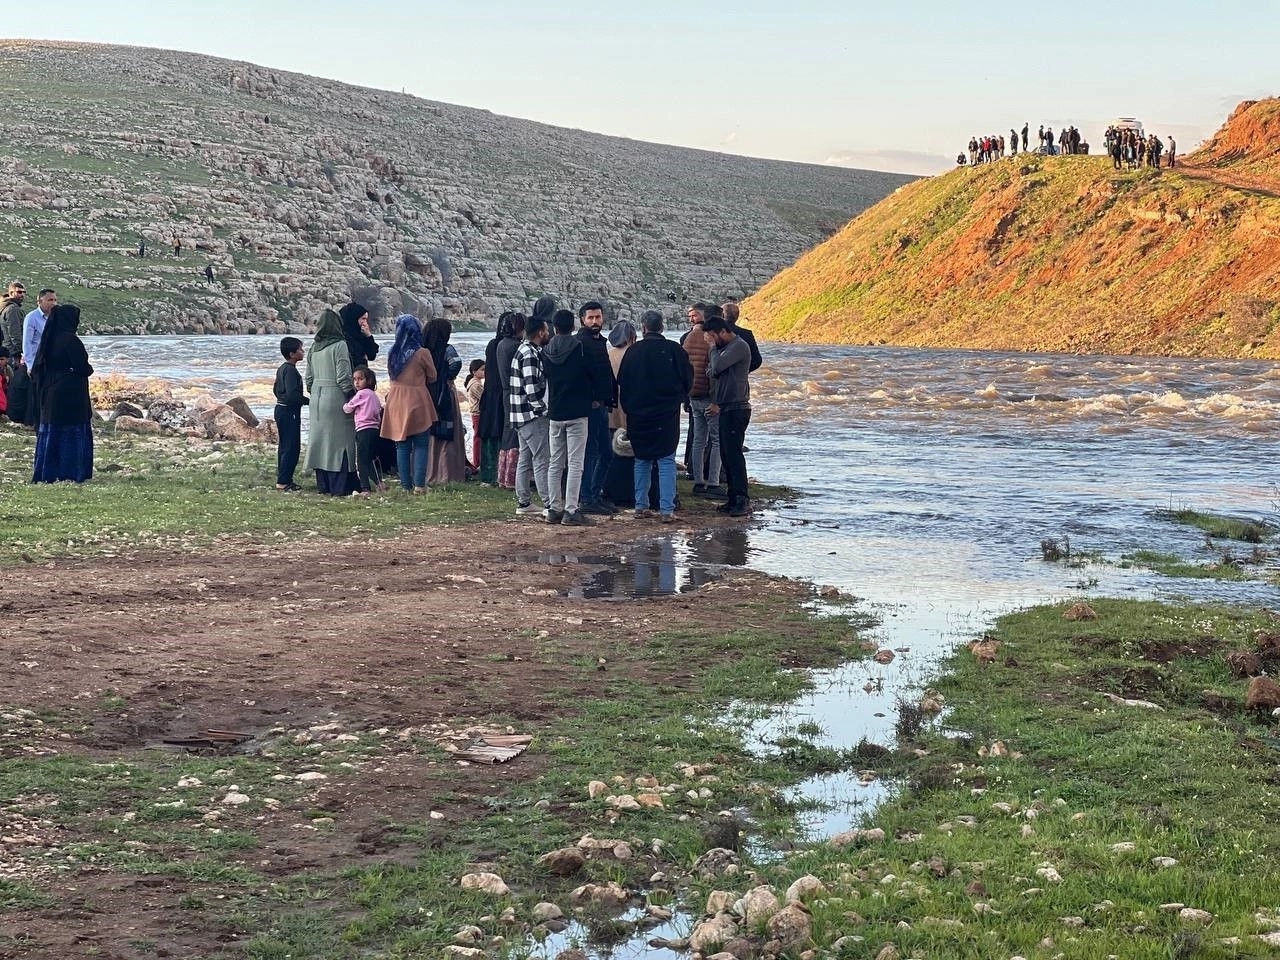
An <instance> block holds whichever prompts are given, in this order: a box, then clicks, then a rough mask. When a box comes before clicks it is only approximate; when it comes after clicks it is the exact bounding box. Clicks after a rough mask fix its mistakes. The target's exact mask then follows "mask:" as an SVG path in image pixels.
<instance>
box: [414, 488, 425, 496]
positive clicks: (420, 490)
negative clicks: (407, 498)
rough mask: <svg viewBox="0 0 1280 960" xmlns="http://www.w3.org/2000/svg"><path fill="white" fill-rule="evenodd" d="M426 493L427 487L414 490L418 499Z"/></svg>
mask: <svg viewBox="0 0 1280 960" xmlns="http://www.w3.org/2000/svg"><path fill="white" fill-rule="evenodd" d="M426 492H427V488H426V487H414V488H413V494H414V496H416V497H420V496H422V495H423V494H424V493H426Z"/></svg>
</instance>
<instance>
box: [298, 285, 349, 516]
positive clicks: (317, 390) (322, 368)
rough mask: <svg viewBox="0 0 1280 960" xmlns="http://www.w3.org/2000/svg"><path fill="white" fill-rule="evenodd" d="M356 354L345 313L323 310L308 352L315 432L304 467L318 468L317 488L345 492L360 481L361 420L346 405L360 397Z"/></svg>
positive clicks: (335, 494) (337, 494) (338, 494)
mask: <svg viewBox="0 0 1280 960" xmlns="http://www.w3.org/2000/svg"><path fill="white" fill-rule="evenodd" d="M351 371H352V366H351V353H350V351H349V350H348V349H347V341H346V339H345V337H344V336H343V332H342V318H341V317H340V316H338V314H336V313H334V312H333V311H332V310H325V312H324V313H322V314H320V323H319V324H318V325H317V326H316V338H315V340H313V341H312V342H311V350H310V352H309V353H308V354H307V376H306V381H307V393H308V394H309V395H310V397H311V403H310V405H309V409H310V410H311V435H310V437H309V438H308V439H307V459H306V462H305V463H304V464H303V467H302V468H303V469H304V470H314V471H315V472H316V489H317V490H318V491H319V492H320V493H325V494H328V495H329V496H333V497H345V496H346V495H347V494H348V493H351V492H353V491H354V490H356V489H357V488H358V486H359V484H358V482H357V481H356V477H355V472H354V471H355V468H356V422H355V418H354V417H352V416H351V414H349V413H347V412H345V411H344V410H343V409H342V405H343V404H344V403H346V402H347V400H348V398H350V397H353V396H355V392H356V388H355V384H354V383H353V381H352V379H351Z"/></svg>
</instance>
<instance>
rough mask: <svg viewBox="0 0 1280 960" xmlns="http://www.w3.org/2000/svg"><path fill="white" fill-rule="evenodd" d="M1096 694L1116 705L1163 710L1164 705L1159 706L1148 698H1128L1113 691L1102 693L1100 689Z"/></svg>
mask: <svg viewBox="0 0 1280 960" xmlns="http://www.w3.org/2000/svg"><path fill="white" fill-rule="evenodd" d="M1098 695H1099V696H1101V697H1106V698H1107V699H1108V700H1110V701H1111V702H1112V703H1114V704H1115V705H1116V706H1117V707H1136V708H1137V709H1139V710H1164V707H1162V706H1160V704H1158V703H1152V702H1151V701H1150V700H1129V699H1126V698H1125V697H1121V696H1117V695H1116V694H1114V693H1103V692H1101V691H1099V694H1098Z"/></svg>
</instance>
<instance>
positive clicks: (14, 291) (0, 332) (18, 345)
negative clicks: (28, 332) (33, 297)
mask: <svg viewBox="0 0 1280 960" xmlns="http://www.w3.org/2000/svg"><path fill="white" fill-rule="evenodd" d="M26 297H27V288H26V287H24V286H23V285H22V283H21V282H20V281H18V280H13V281H10V283H9V290H8V292H7V293H6V294H5V295H4V300H0V344H3V345H4V346H6V347H8V348H9V356H10V358H11V359H12V361H13V364H14V366H17V365H18V363H20V362H21V360H22V321H23V319H24V318H25V317H26V315H27V311H25V310H23V309H22V303H23V301H24V300H26Z"/></svg>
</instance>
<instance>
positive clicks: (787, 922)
mask: <svg viewBox="0 0 1280 960" xmlns="http://www.w3.org/2000/svg"><path fill="white" fill-rule="evenodd" d="M765 929H766V930H768V932H769V936H770V937H771V938H773V939H774V940H778V941H780V942H781V943H782V945H783V947H784V949H790V948H794V947H797V946H799V945H800V944H802V943H806V942H808V940H809V938H810V937H811V936H812V934H813V920H812V918H810V916H809V911H808V910H807V909H806V908H805V906H804V905H803V904H801V903H788V904H787V905H786V906H785V907H783V908H782V909H781V910H779V911H778V912H777V913H775V914H774V915H773V916H772V917H770V918H769V922H768V923H767V924H765Z"/></svg>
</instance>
